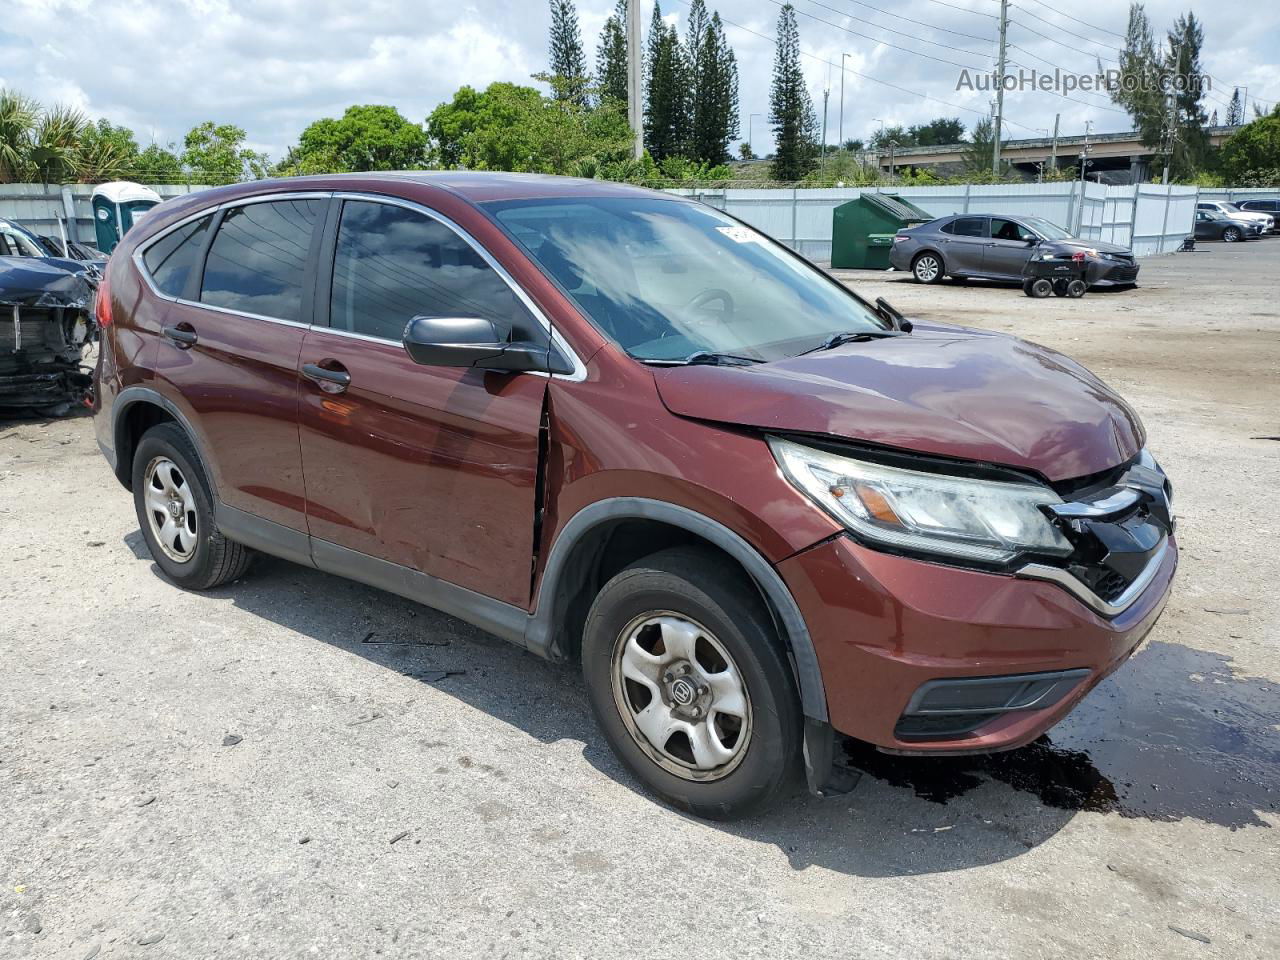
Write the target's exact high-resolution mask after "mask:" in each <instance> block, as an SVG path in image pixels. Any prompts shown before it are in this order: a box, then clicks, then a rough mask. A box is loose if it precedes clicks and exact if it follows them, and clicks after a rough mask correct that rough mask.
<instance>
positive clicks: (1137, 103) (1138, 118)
mask: <svg viewBox="0 0 1280 960" xmlns="http://www.w3.org/2000/svg"><path fill="white" fill-rule="evenodd" d="M1119 63H1120V77H1119V82H1118V83H1117V84H1116V85H1115V87H1113V88H1112V90H1111V99H1112V100H1113V101H1114V102H1115V103H1117V104H1119V105H1120V106H1121V107H1123V108H1124V109H1125V110H1126V111H1127V112H1128V114H1129V116H1130V117H1131V118H1132V119H1133V125H1134V126H1135V127H1136V128H1137V130H1138V134H1139V136H1140V137H1141V139H1142V142H1143V143H1144V144H1145V145H1146V146H1148V147H1157V146H1159V145H1160V143H1161V141H1162V140H1163V139H1164V134H1165V125H1166V116H1167V113H1168V110H1167V105H1166V102H1165V97H1164V96H1163V95H1162V94H1161V93H1160V90H1161V87H1160V79H1161V76H1162V75H1163V72H1164V71H1163V67H1162V65H1161V63H1160V60H1159V57H1158V56H1157V55H1156V40H1155V34H1154V33H1153V32H1152V30H1151V21H1150V20H1148V19H1147V13H1146V10H1145V9H1143V6H1142V4H1141V3H1131V4H1129V27H1128V29H1127V30H1126V32H1125V41H1124V47H1123V48H1122V49H1121V50H1120V60H1119Z"/></svg>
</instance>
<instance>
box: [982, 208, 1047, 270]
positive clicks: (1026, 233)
mask: <svg viewBox="0 0 1280 960" xmlns="http://www.w3.org/2000/svg"><path fill="white" fill-rule="evenodd" d="M990 223H991V236H990V239H988V240H987V246H986V250H985V251H984V254H983V257H982V272H983V273H984V274H986V275H987V276H989V277H999V278H1000V279H1004V280H1020V279H1021V278H1022V270H1023V268H1024V267H1025V266H1026V265H1027V260H1029V259H1030V258H1031V255H1032V253H1033V252H1034V251H1035V245H1034V244H1032V243H1031V242H1030V240H1038V239H1039V237H1037V236H1036V235H1035V234H1034V233H1032V232H1031V231H1030V230H1029V229H1027V228H1026V227H1024V226H1023V225H1022V224H1020V223H1018V221H1016V220H1006V219H1005V218H1004V217H992V218H991V220H990Z"/></svg>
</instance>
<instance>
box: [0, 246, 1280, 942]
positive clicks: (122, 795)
mask: <svg viewBox="0 0 1280 960" xmlns="http://www.w3.org/2000/svg"><path fill="white" fill-rule="evenodd" d="M841 276H842V277H843V278H845V279H847V280H848V281H849V282H851V283H853V285H854V286H855V287H856V288H857V289H859V290H860V291H861V292H863V293H864V294H866V295H868V296H870V297H872V298H874V297H876V296H885V297H887V298H888V299H889V300H890V301H891V302H892V303H894V304H895V305H896V306H898V307H899V308H900V309H902V310H903V311H904V312H905V313H907V314H908V315H910V316H916V317H921V318H929V319H937V320H945V321H955V322H959V323H964V324H970V325H974V326H980V327H990V328H995V329H1000V330H1008V331H1012V332H1015V333H1017V334H1019V335H1021V336H1025V337H1027V338H1029V339H1032V340H1036V341H1039V342H1041V343H1045V344H1048V345H1050V346H1053V347H1056V348H1058V349H1060V350H1063V351H1064V352H1066V353H1068V354H1070V355H1072V356H1074V357H1076V358H1078V359H1079V360H1081V361H1083V362H1084V363H1085V364H1087V365H1088V366H1090V367H1091V368H1092V369H1094V370H1095V371H1096V372H1097V373H1099V374H1100V375H1101V376H1103V377H1104V378H1105V379H1106V380H1108V381H1109V382H1111V383H1112V384H1113V385H1115V386H1116V387H1117V388H1119V390H1120V391H1121V392H1122V393H1123V394H1125V395H1126V396H1127V397H1128V398H1129V399H1130V400H1131V401H1132V402H1133V404H1134V405H1135V407H1136V408H1137V409H1138V410H1139V411H1140V413H1141V415H1142V416H1143V418H1144V420H1145V422H1146V424H1147V427H1148V429H1149V432H1150V444H1151V447H1152V449H1153V450H1154V452H1155V454H1156V455H1157V457H1158V458H1159V459H1160V460H1161V461H1162V463H1163V464H1164V465H1165V467H1166V469H1167V470H1168V472H1169V473H1170V475H1171V476H1172V478H1173V480H1174V484H1175V492H1176V499H1175V508H1176V511H1177V513H1178V516H1179V523H1180V529H1179V536H1180V540H1181V544H1182V548H1183V554H1182V557H1183V565H1182V568H1181V571H1180V573H1179V578H1178V582H1177V584H1176V587H1175V593H1174V596H1173V598H1172V599H1171V601H1170V603H1169V606H1168V608H1167V611H1166V613H1165V615H1164V617H1163V619H1162V620H1161V621H1160V623H1159V624H1158V625H1157V627H1156V629H1155V631H1154V632H1153V634H1152V636H1151V638H1150V640H1149V641H1148V643H1147V644H1146V645H1145V646H1144V648H1143V649H1142V650H1141V651H1140V652H1139V653H1138V654H1137V655H1136V656H1135V657H1134V658H1133V659H1132V660H1131V661H1130V662H1129V663H1128V664H1127V665H1126V666H1125V667H1124V668H1123V669H1122V670H1120V671H1119V672H1118V673H1117V674H1116V675H1114V676H1113V677H1112V678H1110V679H1109V680H1108V681H1106V682H1105V683H1104V684H1103V685H1102V686H1100V687H1099V688H1098V689H1097V690H1096V691H1095V692H1094V693H1093V694H1092V695H1091V696H1090V697H1089V698H1088V699H1087V700H1086V701H1085V702H1084V703H1083V704H1082V705H1081V707H1080V708H1079V709H1078V710H1077V711H1076V712H1075V713H1074V714H1073V715H1072V716H1071V717H1069V718H1068V719H1067V720H1066V721H1065V722H1064V723H1063V724H1061V725H1060V726H1059V727H1057V728H1055V729H1054V730H1053V731H1051V733H1050V735H1049V737H1048V738H1046V739H1045V740H1043V741H1041V742H1040V743H1037V744H1035V745H1033V746H1032V747H1029V748H1027V749H1024V750H1021V751H1016V752H1014V753H1011V754H1005V755H1002V756H999V757H996V758H989V759H986V760H981V759H975V760H953V761H948V762H942V761H918V760H917V761H911V760H903V759H893V758H887V757H883V756H879V755H876V754H874V753H869V752H868V751H865V750H857V749H854V750H852V759H853V762H855V763H856V764H859V765H861V766H862V768H863V769H864V770H865V771H866V773H865V774H864V775H863V777H862V779H861V781H860V783H859V784H858V786H857V788H856V789H855V790H854V792H853V793H851V794H849V795H847V796H844V797H840V798H833V799H829V800H818V799H814V798H811V797H808V796H807V795H804V794H797V795H796V796H795V797H794V798H793V799H792V800H791V801H790V802H789V803H786V804H784V805H783V806H782V807H780V808H779V809H778V810H776V811H775V812H773V813H771V814H769V815H767V816H765V817H761V818H758V819H756V820H752V821H748V822H745V823H739V824H733V825H727V826H726V825H715V824H708V823H703V822H700V821H697V820H693V819H691V818H688V817H685V816H683V815H680V814H678V813H675V812H672V811H670V810H667V809H665V808H664V807H662V806H660V805H659V804H657V803H655V802H654V801H653V800H651V799H650V798H649V797H647V796H646V795H645V794H643V793H642V792H640V789H639V787H638V785H637V784H636V783H635V782H634V781H633V780H631V779H630V777H629V776H628V775H627V774H626V773H625V771H623V770H622V769H621V768H620V766H619V765H618V764H617V763H616V762H615V761H614V759H613V757H612V755H611V754H610V753H609V752H608V749H607V748H606V747H605V746H604V744H603V743H602V740H601V736H600V734H599V732H598V731H597V730H596V728H595V726H594V723H593V721H592V720H591V718H590V714H589V712H588V710H587V706H586V701H585V697H584V694H583V690H582V685H581V681H580V679H579V677H578V675H577V674H576V672H575V671H574V670H572V669H570V668H564V667H555V666H551V665H548V664H545V663H542V662H539V661H537V660H535V659H533V658H531V657H530V656H528V655H526V654H523V653H521V652H520V651H518V650H516V649H514V648H512V647H510V646H508V645H506V644H504V643H502V642H501V641H499V640H496V639H494V638H492V637H489V636H487V635H485V634H483V633H481V632H480V631H477V630H475V629H473V628H471V627H469V626H466V625H464V624H462V623H459V622H458V621H455V620H452V619H450V618H448V617H445V616H442V615H439V614H437V613H434V612H433V611H431V610H427V609H425V608H421V607H415V606H414V605H412V604H410V603H408V602H407V601H404V600H401V599H400V598H397V597H393V596H389V595H387V594H383V593H380V592H378V591H375V590H371V589H368V588H365V587H362V586H358V585H355V584H351V583H347V582H344V581H341V580H338V579H335V578H333V577H329V576H326V575H324V574H321V573H318V572H316V571H314V570H307V569H304V568H302V567H298V566H294V565H291V564H289V563H286V562H283V561H275V560H265V561H264V562H262V563H261V564H260V565H259V566H258V567H257V568H256V569H255V571H254V572H253V574H252V575H251V576H249V577H248V578H246V579H245V580H243V581H241V582H239V583H235V584H232V585H229V586H227V587H225V588H222V589H219V590H216V591H213V592H210V593H206V594H192V593H184V592H182V591H179V590H177V589H175V588H173V587H172V586H170V585H168V584H167V583H166V582H165V581H163V580H162V579H161V577H160V576H159V574H158V572H157V569H156V567H155V566H154V565H153V564H152V562H151V561H150V559H149V557H148V556H147V554H146V550H145V548H144V546H143V544H142V539H141V536H140V534H139V533H138V530H137V524H136V521H135V518H134V513H133V507H132V504H131V502H130V498H129V496H128V495H127V494H126V493H125V492H124V490H122V489H121V488H120V487H119V485H118V484H117V483H116V482H115V480H114V479H113V478H112V477H111V475H110V473H109V472H108V469H107V466H106V464H105V462H104V461H103V460H102V458H101V456H100V455H99V453H98V451H97V449H96V446H95V444H94V441H93V434H92V429H91V423H90V422H89V420H87V419H85V418H78V419H71V420H65V421H57V422H31V421H28V422H20V421H19V422H6V423H0V957H5V958H8V957H14V958H23V957H58V958H63V957H65V958H71V960H88V958H91V957H94V956H101V957H182V958H200V960H213V958H222V957H237V958H239V957H246V958H285V957H316V956H327V957H361V958H363V957H372V956H375V955H384V956H394V957H419V956H421V957H426V956H440V957H513V958H514V957H591V958H609V957H632V956H635V957H640V956H645V957H665V956H681V957H685V956H688V957H699V958H719V957H748V956H760V957H781V956H793V955H799V954H801V953H802V952H803V953H805V954H806V955H809V956H824V957H849V958H871V957H902V958H912V960H925V958H959V957H965V958H968V957H1001V958H1009V957H1016V958H1030V957H1072V958H1085V957H1108V958H1122V957H1144V958H1147V957H1160V958H1165V957H1169V958H1183V957H1187V958H1192V957H1194V958H1201V957H1229V958H1237V957H1240V958H1250V957H1259V958H1262V957H1268V958H1270V957H1275V956H1277V955H1280V842H1277V838H1280V834H1276V833H1272V830H1273V829H1274V828H1275V827H1277V826H1280V809H1278V808H1280V630H1278V629H1277V627H1278V625H1280V615H1278V614H1280V590H1278V589H1277V587H1276V583H1277V578H1278V574H1280V559H1278V556H1280V552H1278V551H1277V549H1276V540H1277V536H1278V535H1280V496H1277V494H1278V493H1280V440H1278V439H1277V438H1278V437H1280V302H1278V300H1280V239H1272V240H1266V241H1260V242H1256V243H1250V244H1247V245H1246V244H1237V245H1233V246H1224V245H1221V244H1216V245H1212V246H1209V245H1206V246H1205V247H1204V249H1203V250H1202V252H1197V253H1193V254H1178V255H1172V256H1166V257H1162V258H1155V259H1150V260H1147V261H1145V262H1144V263H1143V267H1142V274H1141V281H1142V285H1141V286H1140V287H1139V288H1138V289H1136V290H1133V291H1127V292H1117V293H1094V294H1090V295H1089V296H1087V297H1086V298H1084V299H1083V300H1079V301H1067V300H1058V299H1049V300H1043V301H1033V300H1030V299H1028V298H1026V297H1023V296H1022V294H1021V292H1020V291H1017V290H1014V289H1010V288H1007V287H994V286H983V285H979V284H969V285H966V286H955V285H949V284H946V285H942V286H939V287H922V286H918V285H916V284H914V283H911V282H909V281H906V280H904V279H902V278H901V277H900V276H898V275H895V274H869V273H848V274H845V273H842V274H841Z"/></svg>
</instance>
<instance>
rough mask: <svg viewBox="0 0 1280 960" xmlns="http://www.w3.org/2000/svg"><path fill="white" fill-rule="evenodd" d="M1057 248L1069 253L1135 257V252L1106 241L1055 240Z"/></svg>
mask: <svg viewBox="0 0 1280 960" xmlns="http://www.w3.org/2000/svg"><path fill="white" fill-rule="evenodd" d="M1053 242H1054V245H1055V246H1058V247H1063V248H1066V249H1067V250H1068V251H1075V250H1097V251H1098V252H1099V253H1123V254H1125V255H1126V256H1130V257H1131V256H1133V251H1132V250H1131V249H1129V248H1128V247H1126V246H1123V245H1121V244H1119V243H1108V242H1107V241H1106V240H1080V239H1074V240H1055V241H1053Z"/></svg>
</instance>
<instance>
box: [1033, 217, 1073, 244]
mask: <svg viewBox="0 0 1280 960" xmlns="http://www.w3.org/2000/svg"><path fill="white" fill-rule="evenodd" d="M1024 219H1025V220H1026V223H1027V226H1029V227H1030V228H1031V229H1032V230H1034V231H1035V232H1036V233H1038V234H1040V236H1042V237H1044V238H1045V239H1046V240H1074V239H1075V238H1074V237H1073V236H1072V235H1071V234H1070V233H1068V232H1067V231H1066V230H1063V229H1062V228H1061V227H1060V226H1058V225H1057V224H1056V223H1050V222H1049V221H1048V220H1045V219H1044V218H1043V217H1025V218H1024Z"/></svg>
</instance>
